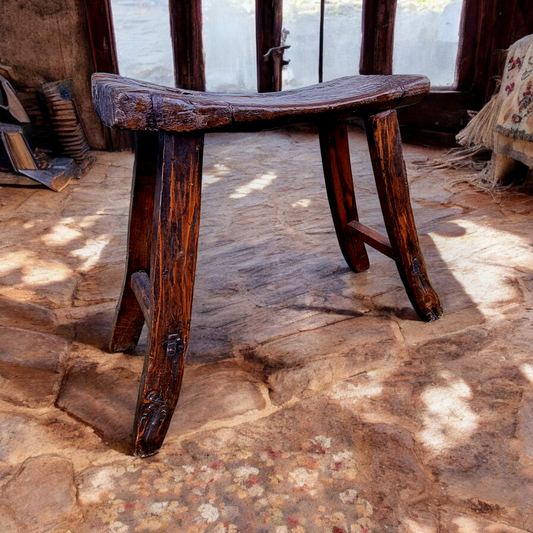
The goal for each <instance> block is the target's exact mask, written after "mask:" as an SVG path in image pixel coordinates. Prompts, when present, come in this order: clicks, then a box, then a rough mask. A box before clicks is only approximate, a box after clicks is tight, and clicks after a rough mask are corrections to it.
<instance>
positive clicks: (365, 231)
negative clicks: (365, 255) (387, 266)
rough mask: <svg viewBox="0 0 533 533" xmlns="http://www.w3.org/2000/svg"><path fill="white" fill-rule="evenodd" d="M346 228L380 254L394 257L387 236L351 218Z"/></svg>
mask: <svg viewBox="0 0 533 533" xmlns="http://www.w3.org/2000/svg"><path fill="white" fill-rule="evenodd" d="M348 229H349V231H350V232H351V233H353V234H354V235H356V236H357V237H358V238H359V239H361V240H362V241H363V242H365V243H366V244H368V245H369V246H372V248H375V249H376V250H378V251H379V252H381V253H382V254H385V255H386V256H388V257H390V258H391V259H394V252H393V251H392V247H391V245H390V241H389V239H387V237H384V236H383V235H381V233H378V232H377V231H376V230H373V229H372V228H369V227H368V226H365V225H364V224H361V223H360V222H358V221H357V220H352V221H351V222H349V223H348Z"/></svg>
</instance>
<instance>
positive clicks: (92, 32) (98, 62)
mask: <svg viewBox="0 0 533 533" xmlns="http://www.w3.org/2000/svg"><path fill="white" fill-rule="evenodd" d="M110 2H111V0H85V10H86V14H87V25H88V27H89V39H90V41H91V51H92V56H93V63H94V71H95V72H108V73H110V74H118V73H119V72H120V71H119V67H118V59H117V45H116V42H115V32H114V29H113V15H112V12H111V3H110ZM104 134H105V141H106V145H107V147H108V148H109V149H110V150H131V148H132V139H131V133H130V132H124V131H119V130H109V129H105V130H104Z"/></svg>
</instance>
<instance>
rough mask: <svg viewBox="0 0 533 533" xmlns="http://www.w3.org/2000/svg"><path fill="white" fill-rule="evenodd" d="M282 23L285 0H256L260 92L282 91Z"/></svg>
mask: <svg viewBox="0 0 533 533" xmlns="http://www.w3.org/2000/svg"><path fill="white" fill-rule="evenodd" d="M282 25H283V0H255V28H256V30H255V41H256V54H257V90H258V91H259V92H260V93H270V92H274V91H281V69H282V68H283V64H284V63H283V50H282V49H281V30H282ZM269 52H270V53H269Z"/></svg>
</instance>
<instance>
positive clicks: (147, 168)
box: [109, 131, 159, 352]
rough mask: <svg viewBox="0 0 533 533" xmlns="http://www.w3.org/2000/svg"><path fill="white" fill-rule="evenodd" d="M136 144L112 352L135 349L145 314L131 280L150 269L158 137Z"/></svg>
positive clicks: (149, 135) (143, 136)
mask: <svg viewBox="0 0 533 533" xmlns="http://www.w3.org/2000/svg"><path fill="white" fill-rule="evenodd" d="M136 141H137V142H136V146H135V165H134V168H133V184H132V190H131V202H130V220H129V232H128V246H127V257H126V272H125V275H124V283H123V285H122V291H121V294H120V297H119V301H118V305H117V310H116V312H115V319H114V324H113V333H112V334H111V341H110V343H109V349H110V351H112V352H123V351H125V350H131V349H132V348H135V346H136V345H137V342H138V341H139V336H140V335H141V330H142V327H143V324H144V316H143V313H142V311H141V308H140V307H139V304H138V302H137V298H136V297H135V295H134V294H133V291H132V290H131V286H130V278H131V275H132V274H133V273H134V272H136V271H139V270H146V271H148V270H149V269H150V249H151V246H152V221H153V218H154V195H155V175H156V172H157V154H158V151H159V134H158V133H157V132H151V131H141V132H138V133H137V139H136Z"/></svg>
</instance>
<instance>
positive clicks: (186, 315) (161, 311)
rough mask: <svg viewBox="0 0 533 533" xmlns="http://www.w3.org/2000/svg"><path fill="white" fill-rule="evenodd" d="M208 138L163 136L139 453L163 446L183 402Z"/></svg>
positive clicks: (139, 413)
mask: <svg viewBox="0 0 533 533" xmlns="http://www.w3.org/2000/svg"><path fill="white" fill-rule="evenodd" d="M203 141H204V137H203V134H201V133H194V134H190V135H184V134H179V135H178V134H174V133H161V140H160V144H161V151H160V154H159V164H158V169H157V188H156V194H155V212H154V226H153V244H152V260H151V264H152V267H151V270H150V283H151V292H152V327H151V331H150V340H149V344H150V353H149V355H148V356H147V361H146V364H145V371H143V377H142V380H141V388H140V393H139V402H138V405H137V415H136V419H135V428H134V433H135V445H134V452H135V454H136V455H138V456H139V457H146V456H148V455H152V454H154V453H155V452H156V451H157V450H158V449H159V448H160V446H161V445H162V443H163V439H164V438H165V435H166V432H167V430H168V426H169V424H170V420H171V418H172V414H173V412H174V409H175V407H176V403H177V401H178V396H179V392H180V387H181V380H182V376H183V367H184V363H185V350H186V349H187V343H188V341H189V329H190V320H191V308H192V297H193V287H194V273H195V269H196V249H197V242H198V231H199V228H200V194H201V187H202V184H201V181H202V155H203Z"/></svg>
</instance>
